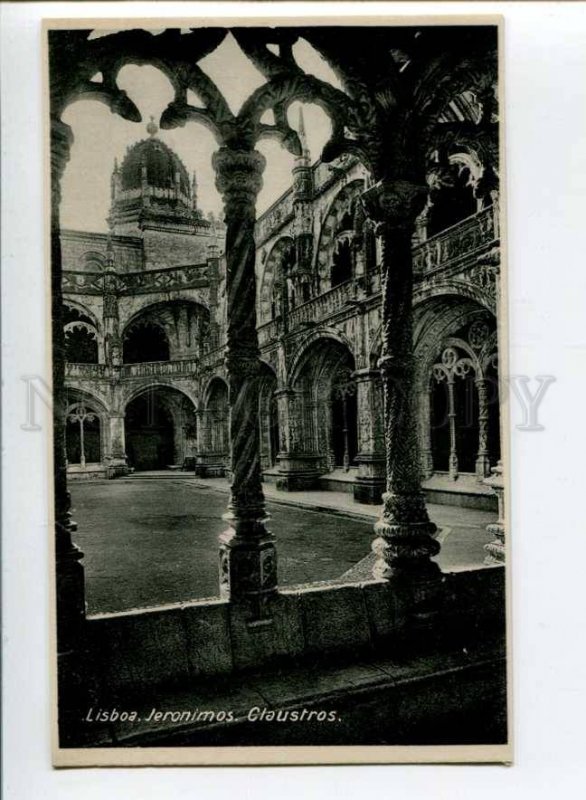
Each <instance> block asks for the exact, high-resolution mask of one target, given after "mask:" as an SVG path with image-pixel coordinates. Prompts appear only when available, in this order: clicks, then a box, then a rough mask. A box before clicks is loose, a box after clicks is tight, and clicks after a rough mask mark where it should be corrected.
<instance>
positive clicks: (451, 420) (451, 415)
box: [446, 372, 458, 481]
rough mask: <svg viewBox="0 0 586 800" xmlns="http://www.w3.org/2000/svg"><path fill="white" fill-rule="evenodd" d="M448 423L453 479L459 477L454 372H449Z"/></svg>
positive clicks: (449, 464)
mask: <svg viewBox="0 0 586 800" xmlns="http://www.w3.org/2000/svg"><path fill="white" fill-rule="evenodd" d="M446 382H447V386H448V425H449V426H450V455H449V457H448V473H449V476H450V478H451V480H453V481H455V480H457V478H458V449H457V446H456V406H455V402H454V373H453V372H448V377H447V381H446Z"/></svg>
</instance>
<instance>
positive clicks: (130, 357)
mask: <svg viewBox="0 0 586 800" xmlns="http://www.w3.org/2000/svg"><path fill="white" fill-rule="evenodd" d="M300 130H301V133H302V134H303V121H302V119H301V121H300ZM301 138H302V143H303V148H302V154H301V155H300V156H299V157H298V158H297V159H296V161H295V166H294V169H293V174H292V185H291V188H290V189H289V190H288V191H287V192H286V193H285V194H284V195H283V196H281V197H280V198H279V199H278V200H277V201H276V202H275V203H273V205H272V206H271V207H270V208H269V209H268V210H267V211H266V212H265V213H264V214H262V215H261V216H260V217H259V218H258V220H257V222H256V225H255V240H256V267H255V269H256V285H257V302H256V305H257V323H258V326H257V332H258V340H259V345H260V349H261V358H262V375H261V380H262V388H261V391H260V393H259V400H258V404H259V408H258V420H259V429H260V430H259V434H260V457H261V465H262V469H263V475H264V479H265V480H269V481H271V482H274V483H276V484H277V486H278V487H279V488H281V489H283V490H296V489H310V488H316V487H319V486H321V487H331V486H334V487H336V488H338V489H340V488H342V489H344V490H351V491H353V493H354V496H355V499H356V500H357V501H359V502H368V503H378V502H380V499H381V493H382V490H383V487H384V482H385V473H386V466H385V449H384V432H383V396H382V384H381V377H380V371H379V359H380V355H381V344H382V338H381V337H382V330H381V319H382V317H381V261H382V260H381V245H380V238H379V237H378V236H377V235H376V231H375V227H374V224H373V222H372V221H371V220H370V219H369V218H368V217H367V216H366V214H365V212H364V204H363V203H362V199H361V198H362V195H363V194H364V193H365V192H366V191H367V190H368V189H369V187H370V186H371V178H370V176H369V172H368V170H367V169H366V168H365V166H364V165H363V164H362V163H361V162H359V161H358V160H357V159H355V158H352V157H344V158H340V159H338V160H337V161H336V162H334V163H333V164H330V165H327V164H324V163H321V162H318V163H317V164H314V165H311V164H310V161H309V157H308V154H307V149H306V146H305V141H304V137H303V135H302V137H301ZM149 142H150V143H151V144H156V142H157V139H156V135H155V134H154V133H151V139H150V140H146V144H148V143H149ZM135 148H138V149H139V150H141V149H142V151H144V148H145V141H143V142H139V143H138V144H137V145H136V146H135ZM147 156H148V153H147V155H146V156H145V155H144V152H143V156H142V158H143V161H144V159H145V158H146V157H147ZM165 156H166V157H167V158H168V160H169V162H170V164H171V166H172V167H173V165H176V163H179V164H180V162H179V159H178V158H177V157H176V156H175V154H173V153H172V151H168V152H167V149H166V150H165ZM133 159H134V160H136V159H135V150H134V149H132V148H131V149H130V150H129V152H128V153H127V156H126V161H128V160H130V161H132V160H133ZM452 162H453V165H454V169H456V170H459V171H460V172H462V171H464V170H468V172H467V173H466V174H467V175H468V178H467V180H468V184H467V185H466V187H465V190H466V191H465V196H466V198H467V202H468V205H467V206H465V209H466V211H469V212H471V213H469V214H468V215H467V216H465V217H464V218H463V219H461V220H457V221H456V222H455V223H454V224H452V225H451V226H449V227H448V228H447V229H444V230H440V231H439V232H437V233H435V234H434V235H428V228H429V225H430V220H431V219H432V218H433V214H432V212H433V211H434V209H435V206H436V205H441V204H442V203H445V204H447V205H449V203H450V202H452V201H453V197H450V195H448V196H447V197H445V198H444V197H442V196H441V194H440V195H437V194H436V196H435V204H434V202H433V200H429V201H428V202H427V204H426V206H425V208H424V210H423V212H422V213H421V214H420V216H419V217H418V219H417V225H416V234H415V236H414V238H413V243H412V244H413V263H414V345H415V364H416V366H415V379H416V386H417V395H418V398H419V399H418V403H417V418H418V431H417V434H418V437H419V445H420V452H421V474H422V477H424V478H428V479H429V478H431V477H432V476H433V475H438V474H439V475H440V476H444V475H445V476H446V477H448V478H449V479H450V480H452V481H456V480H457V479H458V478H459V477H460V476H462V475H464V476H467V475H468V476H475V478H476V479H477V480H478V485H480V482H481V481H482V480H483V479H484V478H486V477H487V476H488V475H489V474H490V470H491V468H492V467H494V466H495V465H496V462H497V460H498V455H499V444H498V394H497V355H496V354H497V346H496V316H495V314H496V289H495V286H496V280H497V274H496V272H497V270H496V268H494V267H493V266H491V262H490V260H487V258H486V254H487V253H489V252H491V251H493V250H494V248H495V247H497V248H498V243H499V231H498V224H499V223H498V195H497V194H496V192H495V191H494V189H493V191H492V194H491V195H489V196H488V195H484V196H483V195H482V194H481V193H480V192H475V187H476V186H477V185H479V184H480V177H481V176H482V165H481V164H478V165H477V166H476V174H475V176H471V175H470V173H469V167H470V158H469V157H465V156H464V155H462V158H461V160H460V161H458V159H457V158H452ZM124 169H125V162H123V166H122V168H121V169H119V168H118V167H116V169H115V172H114V174H113V178H112V185H113V191H112V209H111V213H110V217H109V222H110V226H111V233H110V234H95V233H86V232H78V231H67V230H65V231H63V232H62V236H61V241H62V251H63V264H64V277H63V294H64V301H65V304H66V307H67V309H68V314H69V317H68V319H69V318H70V321H69V322H68V323H67V325H66V338H68V336H70V338H71V339H72V343H71V348H70V349H69V351H68V353H69V355H68V363H67V366H66V376H67V389H68V400H69V405H68V414H75V413H76V411H77V407H78V406H79V405H80V404H81V405H82V406H83V407H84V408H86V409H89V410H91V411H92V412H93V414H95V416H96V419H97V424H96V422H95V421H94V428H95V429H96V430H95V431H94V432H93V433H91V432H90V441H91V437H92V436H93V437H94V439H95V441H97V442H99V447H98V445H95V444H94V446H93V449H92V448H90V449H91V454H90V455H91V456H92V458H94V459H96V458H97V461H96V462H88V460H87V459H86V460H85V465H84V467H83V468H82V467H81V465H79V464H76V463H75V462H72V461H71V457H73V456H74V455H75V454H77V453H78V452H79V446H78V445H79V441H78V439H79V437H78V434H74V433H73V427H72V426H73V423H68V426H69V427H68V430H70V429H71V430H70V435H71V436H73V437H74V438H75V442H76V446H75V447H73V448H70V450H71V456H70V463H69V473H70V475H71V477H88V476H96V475H97V476H103V475H107V476H110V477H113V476H116V475H119V474H123V473H125V472H126V471H127V470H128V469H129V468H132V467H134V468H145V467H144V464H145V461H144V460H142V461H141V460H139V461H137V459H136V456H134V457H130V458H129V453H128V452H127V449H128V448H127V446H126V438H127V437H126V436H125V433H126V432H127V431H128V429H129V424H130V423H129V419H132V418H134V417H133V415H132V414H131V415H130V417H128V416H127V411H128V409H129V406H131V404H132V403H133V402H135V401H137V398H140V397H142V396H146V395H148V396H149V397H151V401H149V402H150V404H151V405H150V408H151V410H152V409H153V408H155V407H160V413H161V414H162V417H163V418H164V419H163V420H162V422H164V425H162V427H164V428H166V432H165V433H164V435H163V432H162V430H160V431H159V432H158V434H156V435H155V433H153V434H152V436H151V439H153V441H154V439H156V436H159V439H160V440H161V441H159V445H160V447H163V450H164V453H160V454H159V458H158V459H157V458H154V457H153V459H152V460H151V466H152V467H153V468H155V466H156V467H157V468H164V467H168V466H176V467H179V466H182V465H185V466H186V467H188V468H189V469H191V468H193V467H195V468H196V470H197V471H198V473H199V474H200V475H201V476H206V475H221V474H224V472H225V471H226V470H227V469H228V466H229V434H228V421H229V414H228V386H227V374H226V368H225V365H224V347H225V342H226V333H227V329H226V317H227V315H226V296H225V295H226V292H225V275H226V263H225V258H224V257H223V255H222V254H223V252H224V235H225V234H224V230H225V228H224V224H223V223H221V222H219V221H210V220H204V219H203V218H202V217H201V214H200V213H199V211H198V210H197V207H196V201H195V199H194V198H195V191H196V184H195V180H193V181H192V182H191V184H190V183H189V181H187V180H186V182H185V183H184V184H183V185H182V187H183V188H181V190H180V191H178V192H176V195H177V196H175V197H174V199H173V198H171V195H173V192H174V191H175V190H174V189H173V187H171V188H168V189H163V188H160V187H156V186H155V187H153V186H150V185H148V184H147V183H146V182H145V183H144V184H143V185H142V186H141V187H140V188H139V189H136V188H130V189H126V190H124V189H123V188H122V179H121V177H120V176H121V175H122V174H123V173H124ZM181 169H183V167H182V165H181ZM143 171H144V169H143ZM178 171H179V170H178ZM159 178H160V176H159ZM159 178H157V176H156V175H155V178H153V179H159ZM160 182H161V181H160ZM182 192H184V194H182ZM157 195H163V197H162V198H161V197H158V196H157ZM167 195H169V196H167ZM129 196H130V197H129ZM430 197H432V198H433V197H434V195H433V193H431V194H430ZM157 202H158V203H159V205H158V206H157ZM157 214H159V217H157ZM173 214H175V215H176V216H175V217H174V216H173ZM440 216H441V215H440ZM156 331H159V333H160V334H161V335H160V336H159V338H160V339H161V342H159V345H160V346H161V347H162V348H163V349H162V351H161V352H159V351H157V350H156V347H155V351H153V353H152V354H151V355H149V347H150V346H151V345H149V341H150V339H153V337H154V339H156V338H157V336H156V335H154V334H155V333H156ZM157 335H158V334H157ZM80 337H81V340H83V339H88V338H90V339H93V340H95V357H94V358H90V359H88V358H87V357H84V358H79V357H78V356H76V352H77V351H76V349H75V348H76V346H77V345H76V344H75V342H76V341H78V340H80ZM133 342H134V344H133ZM151 344H153V343H152V342H151ZM154 344H155V345H156V342H155V343H154ZM86 349H87V348H86ZM131 351H132V352H131ZM145 403H146V401H145V402H143V405H145ZM147 405H148V404H147ZM145 409H146V406H145ZM145 409H143V412H144V413H148V409H146V410H145ZM131 410H132V408H131ZM144 413H143V416H144ZM135 416H136V415H135ZM76 424H78V423H76ZM146 424H147V423H145V425H146ZM147 427H148V426H147ZM151 427H153V428H155V429H156V428H158V427H161V426H159V425H158V424H157V420H156V419H155V420H154V424H153V425H152V426H151ZM98 428H99V433H97V429H98ZM178 429H181V430H180V431H178ZM186 431H187V433H186ZM131 435H133V436H135V437H138V439H137V441H142V442H143V444H144V442H146V441H147V439H148V431H146V429H143V430H142V433H136V432H134V433H132V432H131ZM141 437H142V438H141ZM145 437H146V438H145ZM153 437H154V438H153ZM165 437H167V442H168V444H167V447H166V449H165V447H164V446H163V444H162V443H161V442H162V441H163V440H164V439H165ZM171 441H172V445H171V444H169V442H171ZM153 447H155V444H153V442H152V441H151V449H152V448H153ZM155 449H156V448H155ZM74 450H75V454H74V452H73V451H74ZM75 457H79V456H77V455H75ZM147 461H148V460H147ZM133 462H134V463H133ZM141 464H142V467H141Z"/></svg>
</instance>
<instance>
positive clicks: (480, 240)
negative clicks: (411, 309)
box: [413, 206, 499, 279]
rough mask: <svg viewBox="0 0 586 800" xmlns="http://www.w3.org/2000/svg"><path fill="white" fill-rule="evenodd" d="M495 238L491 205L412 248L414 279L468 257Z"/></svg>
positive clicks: (495, 213)
mask: <svg viewBox="0 0 586 800" xmlns="http://www.w3.org/2000/svg"><path fill="white" fill-rule="evenodd" d="M498 237H499V232H498V212H497V209H495V207H494V206H488V207H487V208H483V209H482V210H481V211H479V212H478V213H476V214H473V215H472V216H471V217H467V219H464V220H462V221H461V222H458V223H456V225H452V227H451V228H447V229H446V230H445V231H441V233H438V234H437V235H436V236H431V237H430V238H429V239H426V241H424V242H422V243H421V244H420V245H418V246H417V247H415V248H414V250H413V271H414V274H415V278H416V279H417V278H421V277H423V276H426V275H429V274H430V273H432V272H436V271H437V270H440V269H445V268H446V267H448V266H451V265H453V264H455V263H457V262H458V261H459V260H463V259H469V258H471V257H473V256H474V255H475V254H476V253H477V252H478V251H479V250H484V249H486V247H487V245H489V244H491V243H492V242H494V241H495V239H498Z"/></svg>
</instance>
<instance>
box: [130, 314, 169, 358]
mask: <svg viewBox="0 0 586 800" xmlns="http://www.w3.org/2000/svg"><path fill="white" fill-rule="evenodd" d="M122 359H123V361H124V363H125V364H141V363H143V362H146V361H169V340H168V339H167V334H166V333H165V330H164V329H163V328H162V327H161V326H160V325H157V324H156V323H153V322H142V323H136V324H135V325H133V326H132V327H131V328H130V329H129V330H127V331H126V332H125V334H124V339H123V342H122Z"/></svg>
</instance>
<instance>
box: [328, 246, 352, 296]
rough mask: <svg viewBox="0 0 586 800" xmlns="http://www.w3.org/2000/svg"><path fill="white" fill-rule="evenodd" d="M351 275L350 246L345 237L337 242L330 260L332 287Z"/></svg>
mask: <svg viewBox="0 0 586 800" xmlns="http://www.w3.org/2000/svg"><path fill="white" fill-rule="evenodd" d="M351 277H352V248H351V245H350V242H349V241H348V240H346V239H344V240H342V241H340V242H338V244H337V245H336V249H335V251H334V257H333V260H332V272H331V276H330V282H331V285H332V289H333V288H334V286H339V285H340V284H341V283H346V281H349V280H350V279H351Z"/></svg>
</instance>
